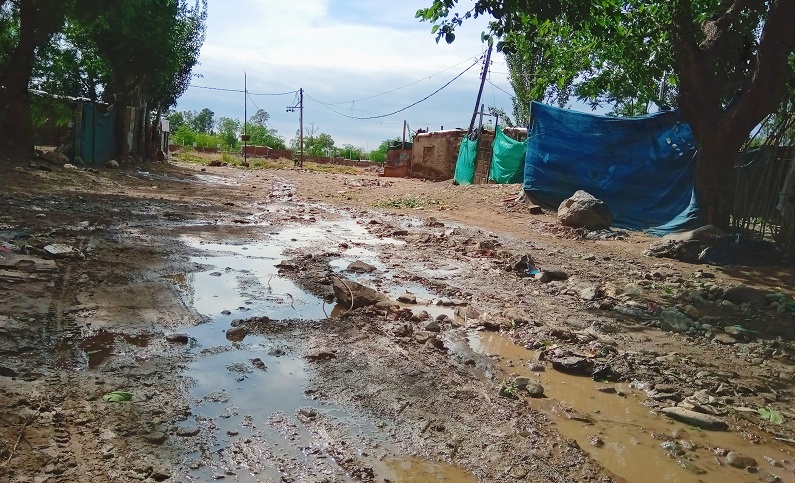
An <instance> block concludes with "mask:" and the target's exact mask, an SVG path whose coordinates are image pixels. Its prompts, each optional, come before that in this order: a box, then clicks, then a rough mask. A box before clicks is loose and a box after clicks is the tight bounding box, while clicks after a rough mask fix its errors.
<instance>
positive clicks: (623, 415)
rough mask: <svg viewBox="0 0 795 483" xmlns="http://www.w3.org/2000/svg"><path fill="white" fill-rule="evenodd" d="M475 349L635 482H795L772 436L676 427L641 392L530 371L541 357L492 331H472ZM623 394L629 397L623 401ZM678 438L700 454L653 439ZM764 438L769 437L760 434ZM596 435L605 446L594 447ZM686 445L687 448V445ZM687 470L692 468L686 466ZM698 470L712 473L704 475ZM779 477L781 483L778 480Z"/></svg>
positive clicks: (568, 433) (565, 431)
mask: <svg viewBox="0 0 795 483" xmlns="http://www.w3.org/2000/svg"><path fill="white" fill-rule="evenodd" d="M468 340H469V344H470V346H471V347H472V349H473V350H475V351H476V352H478V353H481V354H484V355H489V356H492V355H497V356H499V357H500V362H499V365H500V366H501V368H502V369H503V370H505V371H506V372H507V373H515V374H518V375H521V376H527V377H530V378H531V379H532V380H535V381H538V382H539V383H541V384H542V385H543V386H544V394H545V396H546V398H541V399H528V404H530V405H531V406H532V407H533V408H535V409H537V410H539V411H542V412H545V413H546V414H548V415H549V416H550V417H551V420H552V421H553V422H554V424H555V426H556V427H557V429H558V431H559V432H560V433H561V434H562V435H563V436H564V437H566V438H572V439H574V440H576V441H577V443H578V444H579V446H580V447H581V448H583V449H584V450H585V451H587V452H589V453H590V454H591V456H592V457H593V458H594V459H595V460H596V461H598V462H599V464H601V465H602V466H604V467H605V468H607V469H608V470H610V471H612V472H613V473H615V474H616V475H618V476H620V477H622V478H625V479H626V480H627V481H630V482H644V483H656V482H715V481H724V482H730V481H731V482H734V481H786V482H795V476H793V474H792V473H790V472H789V469H788V468H792V466H793V464H795V463H793V460H795V458H794V457H793V453H795V448H792V447H789V446H785V445H783V444H778V443H777V442H775V441H774V440H772V438H771V437H769V436H764V438H765V439H766V440H767V441H766V442H765V443H763V444H752V443H750V442H748V441H747V440H745V439H744V438H743V437H742V436H741V435H740V434H738V433H737V432H730V431H704V430H699V429H697V428H691V427H689V426H688V425H685V424H683V423H679V422H675V421H672V420H670V419H669V418H667V417H665V416H663V415H655V414H653V413H652V412H651V411H650V409H649V408H647V407H645V406H643V405H642V402H643V401H644V399H645V398H644V394H643V392H642V391H640V390H637V389H633V388H630V387H629V385H628V384H604V383H599V382H595V381H592V380H591V379H589V378H587V377H578V376H572V375H568V374H563V373H560V372H558V371H555V370H552V368H551V367H549V366H547V370H546V371H542V372H531V371H530V370H529V369H528V363H529V362H535V361H537V356H536V352H535V351H531V350H528V349H525V348H523V347H520V346H518V345H516V344H514V343H513V342H511V341H510V340H509V339H508V338H507V337H503V336H501V335H499V334H495V333H491V332H477V333H472V334H470V335H469V337H468ZM604 386H612V387H614V389H615V391H616V392H613V393H604V392H600V391H598V390H597V387H604ZM620 393H623V394H624V396H621V395H619V394H620ZM568 408H572V409H574V410H575V411H576V412H577V413H579V414H580V415H585V416H587V417H588V418H589V419H591V420H592V421H593V423H592V424H589V423H585V422H582V421H579V420H576V419H572V418H571V414H572V411H569V410H567V409H568ZM674 432H676V433H677V436H678V438H677V439H678V440H683V441H686V442H687V443H689V442H692V443H695V445H696V446H697V449H694V450H691V451H687V453H686V454H685V455H683V456H678V457H674V456H672V455H670V453H668V452H667V451H666V450H665V449H664V448H663V447H662V446H661V444H662V443H663V442H664V441H663V440H660V439H655V438H653V437H652V434H653V433H657V434H663V433H664V434H668V435H671V434H673V433H674ZM759 434H760V436H761V435H763V434H764V433H762V432H759ZM593 437H597V438H599V439H600V440H601V441H603V442H604V445H603V446H601V447H595V446H593V445H592V444H590V443H589V438H593ZM687 443H685V445H683V446H686V445H687ZM710 447H719V448H726V449H730V450H733V451H739V452H740V453H743V454H745V455H748V456H751V457H753V458H754V459H756V461H757V463H758V468H759V473H758V474H749V473H746V472H745V471H744V470H741V469H737V468H732V467H730V466H728V465H726V464H725V462H723V459H722V458H721V459H720V461H719V459H718V458H717V457H716V456H714V454H713V453H712V452H711V451H710V449H709V448H710ZM770 458H772V459H775V460H777V461H779V462H784V461H786V462H785V463H783V464H784V466H785V468H786V469H785V468H779V467H774V466H772V465H771V464H770V463H769V462H768V460H769V459H770ZM682 465H684V466H687V467H689V469H687V468H685V467H683V466H682ZM698 468H700V469H702V470H703V471H705V473H703V474H697V473H698V472H699V471H698ZM773 475H775V476H776V477H778V478H780V479H775V478H773Z"/></svg>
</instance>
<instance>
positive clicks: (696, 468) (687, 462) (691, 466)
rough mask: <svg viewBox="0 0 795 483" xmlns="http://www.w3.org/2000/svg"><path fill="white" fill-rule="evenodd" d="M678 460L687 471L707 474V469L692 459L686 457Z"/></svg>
mask: <svg viewBox="0 0 795 483" xmlns="http://www.w3.org/2000/svg"><path fill="white" fill-rule="evenodd" d="M676 462H677V464H679V466H681V467H682V468H684V469H686V470H687V471H689V472H691V473H693V474H694V475H705V474H707V470H705V469H704V468H701V467H699V466H696V465H695V464H693V462H692V461H690V460H688V459H686V458H679V459H678V460H676Z"/></svg>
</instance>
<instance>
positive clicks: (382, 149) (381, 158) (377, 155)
mask: <svg viewBox="0 0 795 483" xmlns="http://www.w3.org/2000/svg"><path fill="white" fill-rule="evenodd" d="M400 143H401V139H400V138H392V139H387V140H385V141H381V144H379V145H378V148H377V149H375V150H374V151H371V152H370V161H372V162H374V163H384V162H386V152H387V150H388V149H389V146H393V145H396V144H400Z"/></svg>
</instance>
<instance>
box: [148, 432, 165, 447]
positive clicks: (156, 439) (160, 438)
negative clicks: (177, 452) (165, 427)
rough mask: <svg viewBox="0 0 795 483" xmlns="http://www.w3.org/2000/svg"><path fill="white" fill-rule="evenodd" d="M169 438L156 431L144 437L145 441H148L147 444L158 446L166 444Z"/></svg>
mask: <svg viewBox="0 0 795 483" xmlns="http://www.w3.org/2000/svg"><path fill="white" fill-rule="evenodd" d="M167 438H168V436H167V435H166V434H165V433H163V432H161V431H154V432H152V433H149V434H147V435H146V436H144V439H145V440H146V442H147V443H150V444H157V445H160V444H163V443H165V442H166V439H167Z"/></svg>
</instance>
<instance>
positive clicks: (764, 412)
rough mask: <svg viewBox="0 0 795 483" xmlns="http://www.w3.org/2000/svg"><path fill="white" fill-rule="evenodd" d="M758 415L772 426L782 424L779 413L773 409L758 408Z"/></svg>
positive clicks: (782, 420)
mask: <svg viewBox="0 0 795 483" xmlns="http://www.w3.org/2000/svg"><path fill="white" fill-rule="evenodd" d="M757 412H758V413H759V417H760V418H762V419H764V420H765V421H770V422H771V423H773V424H783V423H784V417H783V416H781V413H780V412H778V411H775V410H773V409H770V408H769V407H768V408H759V409H757Z"/></svg>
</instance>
